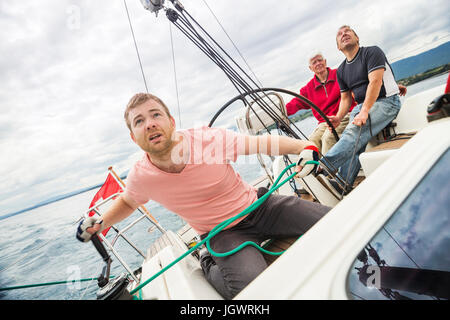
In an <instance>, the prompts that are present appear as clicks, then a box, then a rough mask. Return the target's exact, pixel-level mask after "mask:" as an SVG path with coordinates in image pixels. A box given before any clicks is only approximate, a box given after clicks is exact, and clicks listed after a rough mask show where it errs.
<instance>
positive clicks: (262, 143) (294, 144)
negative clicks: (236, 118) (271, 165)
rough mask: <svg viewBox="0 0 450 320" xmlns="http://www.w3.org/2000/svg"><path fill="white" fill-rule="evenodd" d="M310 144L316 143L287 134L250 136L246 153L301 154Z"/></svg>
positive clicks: (270, 154)
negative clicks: (287, 135)
mask: <svg viewBox="0 0 450 320" xmlns="http://www.w3.org/2000/svg"><path fill="white" fill-rule="evenodd" d="M310 145H314V143H312V142H310V141H307V140H299V139H294V138H290V137H286V136H277V135H264V136H248V137H247V143H246V154H255V153H262V154H266V155H269V156H279V155H284V154H299V153H300V152H301V151H302V150H303V149H304V148H305V147H306V146H310Z"/></svg>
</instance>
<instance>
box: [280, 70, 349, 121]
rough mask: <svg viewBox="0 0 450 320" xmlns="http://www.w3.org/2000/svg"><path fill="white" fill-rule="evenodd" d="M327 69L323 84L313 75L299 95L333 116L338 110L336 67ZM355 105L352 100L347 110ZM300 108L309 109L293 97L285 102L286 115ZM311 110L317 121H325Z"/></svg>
mask: <svg viewBox="0 0 450 320" xmlns="http://www.w3.org/2000/svg"><path fill="white" fill-rule="evenodd" d="M327 69H328V78H327V80H326V81H325V83H324V84H322V83H321V82H320V81H319V80H318V79H317V76H314V77H313V78H312V79H311V80H310V81H309V82H308V83H307V84H306V86H304V87H303V88H301V89H300V95H302V96H303V97H305V98H307V99H308V100H310V101H311V102H312V103H314V104H315V105H316V106H317V107H319V108H320V109H321V110H322V111H323V112H324V113H325V115H327V116H335V115H336V114H337V112H338V110H339V102H340V101H341V92H340V88H339V84H338V82H337V78H336V69H330V68H327ZM355 105H356V102H355V100H353V102H352V105H351V107H350V110H349V111H351V110H352V109H353V107H354V106H355ZM300 109H310V107H309V106H308V105H307V104H305V103H304V102H303V101H301V100H300V99H298V98H294V99H292V100H291V101H290V102H289V103H287V104H286V111H287V114H288V115H291V114H294V113H296V112H297V111H298V110H300ZM311 110H312V113H313V115H314V117H315V118H316V119H317V121H319V123H321V122H324V121H325V120H324V119H323V118H322V117H321V116H320V114H319V113H318V112H317V111H316V110H314V109H311Z"/></svg>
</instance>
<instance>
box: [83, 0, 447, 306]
mask: <svg viewBox="0 0 450 320" xmlns="http://www.w3.org/2000/svg"><path fill="white" fill-rule="evenodd" d="M141 2H142V3H143V5H144V8H145V9H147V10H149V11H151V12H153V13H156V14H158V12H161V11H162V10H164V11H165V13H166V16H167V18H168V19H169V20H170V21H171V23H173V25H175V26H176V27H177V28H178V29H179V30H180V31H181V32H182V33H183V34H185V35H186V36H187V38H188V39H189V40H190V41H192V43H193V44H194V45H196V46H197V47H198V48H199V49H200V50H201V51H202V52H203V53H205V54H206V55H207V56H208V57H209V58H210V59H211V60H212V61H213V62H214V63H215V64H216V65H217V66H218V67H219V68H221V69H222V70H223V71H224V72H225V74H226V75H227V77H228V78H229V79H230V81H231V82H232V84H233V86H234V87H235V88H236V89H237V91H238V95H237V96H236V97H234V98H232V99H230V100H229V101H228V102H227V103H225V104H224V105H223V106H222V107H221V108H220V109H219V110H218V112H217V113H216V114H215V115H214V117H213V118H212V119H211V121H210V123H209V126H214V123H215V121H216V120H217V118H218V117H220V116H221V114H222V113H224V112H226V111H227V108H228V106H230V105H231V104H233V103H234V102H236V101H241V102H242V104H243V107H242V108H241V110H239V111H238V112H237V113H236V114H235V115H234V117H235V121H236V126H237V128H238V129H239V131H241V132H243V133H248V134H254V135H257V134H263V133H266V134H267V133H271V130H274V129H275V131H277V132H278V133H279V134H286V135H289V136H291V137H295V138H301V136H300V135H301V132H300V130H298V128H296V125H295V123H292V122H291V121H290V119H289V118H288V117H287V114H286V110H285V103H284V100H285V97H286V95H290V96H294V97H297V98H299V99H302V100H303V101H304V102H305V103H307V104H308V105H310V106H311V108H314V109H315V110H316V111H318V112H319V113H321V111H320V109H319V108H317V107H316V106H315V105H314V104H313V103H312V102H310V101H309V100H307V99H305V98H303V97H302V96H300V95H298V94H296V93H294V92H290V91H288V90H284V89H280V88H261V87H260V86H259V85H258V84H257V83H256V82H255V81H254V80H253V79H252V77H250V76H249V75H248V74H247V73H246V72H245V71H244V68H242V67H241V66H239V64H237V63H236V61H235V60H233V59H232V58H231V57H230V56H229V55H228V54H227V53H226V52H225V51H224V50H223V49H222V47H221V46H220V45H219V44H218V43H217V42H216V41H215V40H214V39H213V38H212V37H211V36H210V35H209V34H208V32H207V31H206V30H204V29H203V28H202V27H201V26H200V25H199V24H198V23H197V22H196V21H195V19H194V18H193V17H192V16H191V15H190V14H189V13H188V12H187V11H186V9H185V8H184V7H183V5H182V4H181V3H180V2H179V1H176V0H171V1H170V3H171V4H172V6H171V7H169V6H168V5H166V4H165V3H164V1H163V0H151V1H150V0H142V1H141ZM444 90H445V88H444V85H442V86H438V87H435V88H432V89H430V90H427V91H424V92H421V93H419V94H416V95H414V96H411V97H408V98H407V99H406V100H405V101H404V102H403V105H402V109H401V111H400V113H399V115H398V116H397V118H396V119H395V120H394V123H393V124H391V125H390V126H389V127H388V128H386V129H385V130H384V131H383V132H382V134H381V135H378V136H377V137H375V138H374V139H373V140H372V141H371V143H370V144H369V145H368V147H367V149H366V151H365V152H364V153H363V154H361V156H360V162H361V165H362V170H361V172H360V174H359V176H360V177H359V181H358V185H357V186H356V187H355V188H354V190H352V191H351V192H350V193H349V194H348V195H339V194H336V193H335V192H333V191H332V190H330V189H329V188H327V186H326V185H324V184H322V183H321V182H320V180H319V179H317V177H315V176H314V175H310V176H307V177H306V178H304V179H303V180H302V181H301V182H300V185H299V186H292V185H289V184H287V183H286V184H284V185H283V186H282V187H280V188H279V189H278V190H277V191H276V192H278V194H285V195H296V196H299V195H300V196H302V197H304V198H305V199H308V200H310V201H317V202H320V203H322V204H325V205H328V206H331V207H333V209H332V210H331V211H330V212H329V213H328V214H327V215H326V216H325V217H323V218H322V219H321V220H320V221H319V222H318V223H317V224H315V225H314V226H313V227H312V228H311V229H310V230H308V232H306V233H305V234H304V235H303V236H302V237H301V238H300V239H298V240H297V239H282V240H277V241H271V239H268V242H267V243H266V246H265V247H266V248H267V249H268V250H273V251H283V254H281V255H277V256H276V258H274V256H271V255H268V256H267V261H268V264H269V266H268V268H267V269H266V270H265V271H264V272H262V273H261V274H260V275H259V276H258V277H257V278H256V279H255V280H254V281H252V282H251V283H250V284H249V285H248V286H247V287H246V288H245V289H244V290H242V291H241V292H240V293H239V294H238V295H237V296H236V297H235V299H236V300H239V299H250V300H255V299H414V298H419V299H435V300H439V299H448V298H449V296H450V293H449V288H450V285H449V284H450V280H449V279H450V273H449V271H450V265H449V264H448V259H447V258H446V251H447V250H448V244H449V243H448V231H449V221H450V220H449V214H450V211H449V208H450V204H449V200H448V199H449V198H450V197H449V196H448V190H449V181H450V180H449V177H450V175H449V174H450V170H449V166H448V163H449V161H450V153H449V151H448V150H449V146H450V126H449V124H450V119H449V117H448V115H449V112H450V100H449V94H448V93H447V94H445V92H444ZM322 117H323V118H324V119H326V121H327V122H329V120H328V119H327V117H326V116H325V115H322ZM329 124H330V123H329ZM334 134H335V135H336V137H337V139H338V138H339V137H338V135H337V133H336V132H334ZM305 138H306V137H305ZM258 160H259V161H260V163H261V166H262V167H263V169H264V170H265V172H266V175H264V176H262V177H261V178H260V179H258V180H257V181H255V182H254V183H253V185H254V187H255V188H257V187H259V186H269V187H270V186H273V184H274V182H275V181H277V178H280V179H283V178H286V177H288V176H289V174H290V173H289V165H290V164H292V163H295V162H296V160H297V159H296V156H295V155H292V156H280V157H276V158H274V159H273V161H272V163H271V164H270V165H268V164H266V162H265V161H264V159H262V157H260V156H258ZM110 171H111V173H112V176H113V177H114V179H115V180H116V182H117V184H118V185H120V186H121V188H122V189H123V188H124V187H125V183H124V182H123V181H122V180H120V178H118V176H117V175H116V174H115V173H114V171H113V170H112V168H111V169H110ZM330 174H333V170H331V169H330ZM336 178H338V177H337V176H336ZM294 185H295V183H294ZM299 190H301V191H302V192H299ZM120 192H121V191H120V190H119V191H118V192H116V193H114V194H111V195H109V196H108V197H105V200H103V201H100V202H98V203H95V205H93V206H91V207H90V208H89V210H88V211H87V212H86V215H90V214H101V212H100V208H101V207H102V206H104V205H106V204H107V203H109V202H110V201H113V199H114V198H115V197H116V196H117V195H118V194H120ZM139 211H140V212H141V214H142V216H141V217H140V218H139V219H137V220H136V221H134V222H132V223H131V224H130V225H129V226H126V227H124V228H123V229H122V230H119V229H117V228H115V227H114V229H115V231H116V236H115V238H114V240H113V241H109V240H108V239H107V238H106V236H105V235H104V234H100V235H99V237H98V239H97V237H93V238H94V240H93V243H94V245H95V247H96V248H97V250H98V252H99V253H100V255H101V256H102V258H103V260H104V262H105V268H104V270H103V272H102V275H101V277H100V278H99V281H98V284H99V291H98V293H97V298H98V299H145V300H147V299H149V300H168V299H175V300H179V299H183V300H214V299H223V298H222V297H221V295H220V294H219V293H218V292H217V291H216V290H215V289H214V288H213V287H212V286H211V285H210V284H209V283H208V281H207V280H206V279H205V277H204V275H203V271H202V269H201V266H200V263H199V251H200V250H201V249H202V248H203V245H202V243H201V240H200V237H199V235H198V234H196V233H195V231H194V230H193V229H192V228H191V227H190V226H189V225H187V224H186V225H185V226H184V227H183V228H181V229H180V230H179V231H178V232H172V231H168V230H164V228H163V227H162V226H160V225H159V223H158V222H157V221H156V220H155V219H154V218H153V217H152V216H151V215H150V213H149V212H148V211H147V210H146V209H145V207H142V208H140V209H139ZM144 219H147V220H149V221H150V222H152V223H153V224H154V226H155V229H158V230H159V231H160V232H161V236H160V237H159V238H158V239H157V240H156V241H155V242H154V243H153V244H152V245H151V246H150V248H148V250H147V252H145V253H144V252H141V251H139V250H138V249H137V246H136V245H135V244H133V243H132V242H131V241H130V240H129V239H127V238H126V235H125V233H126V231H127V230H128V229H129V228H131V227H132V226H134V225H135V224H137V223H139V222H140V221H142V220H144ZM418 221H421V222H422V223H426V228H423V227H422V225H420V224H418ZM422 229H424V230H422ZM422 236H423V237H425V238H421V237H422ZM120 237H123V238H124V239H125V240H126V241H127V243H129V244H130V246H132V247H133V248H134V249H135V250H136V251H137V252H138V254H139V255H141V256H142V258H143V262H142V265H141V267H139V268H138V269H137V270H132V268H130V266H129V265H128V264H127V263H126V261H125V260H124V259H123V258H122V257H121V255H120V253H119V252H117V250H116V249H115V248H114V244H115V242H116V240H117V239H118V238H120ZM430 237H431V238H432V239H433V241H431V240H429V238H430ZM427 242H428V243H429V244H428V245H426V244H424V243H427ZM416 246H417V248H418V249H416ZM416 252H426V254H421V255H420V257H418V256H417V254H416ZM111 255H113V256H114V257H115V258H116V259H117V260H118V261H119V262H120V263H121V264H122V265H123V267H124V269H125V271H126V272H124V273H123V274H122V275H121V276H119V277H115V278H114V279H113V278H111V277H110V275H109V272H110V271H109V269H110V265H111V259H112V258H111Z"/></svg>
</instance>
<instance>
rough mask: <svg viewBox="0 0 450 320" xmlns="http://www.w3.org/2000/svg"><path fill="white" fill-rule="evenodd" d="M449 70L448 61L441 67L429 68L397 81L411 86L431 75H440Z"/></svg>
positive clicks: (449, 64)
mask: <svg viewBox="0 0 450 320" xmlns="http://www.w3.org/2000/svg"><path fill="white" fill-rule="evenodd" d="M449 70H450V63H447V64H444V65H441V66H439V67H436V68H433V69H430V70H427V71H425V72H422V73H418V74H415V75H413V76H410V77H408V78H404V79H400V80H398V81H397V83H399V84H402V85H404V86H410V85H412V84H414V83H417V82H420V81H423V80H426V79H429V78H431V77H434V76H440V75H442V74H444V73H446V72H447V71H449Z"/></svg>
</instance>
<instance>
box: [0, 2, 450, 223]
mask: <svg viewBox="0 0 450 320" xmlns="http://www.w3.org/2000/svg"><path fill="white" fill-rule="evenodd" d="M182 3H183V4H184V6H185V8H186V10H188V11H189V12H190V13H191V15H192V16H194V17H195V18H196V19H197V21H199V23H200V24H201V25H202V26H204V27H205V29H206V30H208V31H209V32H210V33H211V34H212V35H213V36H214V38H215V39H217V40H218V41H219V42H220V43H223V44H224V47H225V48H226V50H227V51H228V52H230V53H231V54H232V55H233V57H234V58H236V60H237V61H239V63H242V62H241V60H240V58H239V57H238V55H237V54H236V51H235V50H234V49H233V47H232V46H231V44H230V42H229V41H228V39H227V38H226V36H225V34H224V33H223V31H222V30H221V29H220V27H219V26H218V24H217V22H216V21H215V20H214V17H213V16H212V15H211V12H210V11H209V10H208V8H207V7H206V5H205V3H204V1H203V0H185V1H182ZM207 3H208V5H209V6H210V8H211V9H212V10H213V11H214V13H215V15H216V16H217V18H218V19H219V20H220V21H221V23H222V25H223V26H224V28H225V29H226V30H227V32H228V34H229V35H230V37H231V38H232V39H233V41H234V43H235V44H236V45H237V46H238V48H239V50H240V51H241V52H242V54H243V55H244V56H245V58H246V60H247V62H248V63H249V64H250V66H251V67H252V69H253V71H254V72H255V74H256V75H257V77H258V79H259V80H260V81H261V82H262V84H263V85H264V86H266V87H279V88H286V89H289V90H293V91H298V89H299V88H300V86H302V85H304V84H305V83H306V81H307V80H309V78H310V77H311V73H310V71H309V69H308V68H307V57H308V54H309V53H310V52H311V51H312V50H313V49H314V48H317V49H319V50H321V51H322V52H323V54H324V55H325V57H326V58H327V61H328V65H329V66H331V67H337V65H338V64H339V63H340V62H341V61H342V60H343V55H342V54H341V53H340V52H338V51H337V49H336V44H335V33H336V30H337V28H338V27H339V26H341V25H343V24H349V25H351V26H352V27H353V28H354V29H355V30H356V32H357V33H358V35H359V37H360V42H361V45H363V46H364V45H378V46H380V47H381V48H382V49H383V50H384V51H385V53H386V54H387V56H388V58H389V59H391V62H393V61H395V60H398V59H400V58H404V57H406V56H409V55H414V54H417V53H420V52H421V51H424V50H427V49H430V48H432V47H434V46H437V45H439V44H441V43H443V42H446V41H448V40H449V33H450V20H449V19H448V16H447V13H448V12H449V11H450V8H449V6H450V3H449V1H448V0H431V1H430V0H427V1H425V0H424V1H406V0H399V1H391V0H381V1H376V2H373V1H353V0H352V1H350V0H344V1H341V0H340V1H324V0H318V1H301V2H300V1H298V0H283V1H268V0H246V1H238V0H216V1H212V0H207ZM127 4H128V8H129V12H130V16H131V19H132V24H133V28H134V31H135V35H136V39H137V43H138V47H139V50H140V54H141V58H142V63H143V66H144V71H145V75H146V79H147V83H148V86H149V91H150V92H152V93H154V94H156V95H158V96H160V97H161V98H162V99H163V100H164V101H165V102H166V103H167V104H168V105H169V107H170V108H171V110H172V113H173V114H174V117H175V119H176V121H177V125H178V126H179V123H178V119H179V115H178V111H177V98H176V91H175V84H174V73H173V64H172V51H171V44H170V36H169V22H168V20H167V19H166V17H165V14H164V12H160V14H159V16H158V17H157V18H156V17H155V15H154V14H151V13H150V12H148V11H146V10H144V9H143V8H142V6H141V4H140V1H139V0H127ZM172 33H173V38H174V50H175V59H176V66H177V77H178V90H179V101H180V109H181V121H182V125H181V127H182V128H187V127H192V126H199V125H206V124H207V123H208V122H209V120H210V119H211V117H212V116H213V115H214V113H215V111H216V110H217V109H218V108H219V107H220V106H222V105H223V104H224V103H225V102H227V101H228V100H229V99H231V98H232V97H234V96H235V95H236V94H237V92H236V91H235V89H234V88H233V87H232V85H231V84H230V83H229V81H228V80H227V79H226V78H225V76H224V75H223V73H222V72H221V71H220V70H219V69H218V68H217V67H216V66H215V65H214V64H213V63H212V62H210V61H209V60H208V59H207V58H206V57H205V56H204V55H203V54H202V53H201V52H200V51H199V50H198V49H197V48H196V47H194V46H193V45H192V44H191V43H190V42H189V41H188V40H187V39H186V38H185V37H184V36H183V35H182V34H181V33H180V32H179V30H178V29H176V28H175V27H173V26H172ZM0 35H1V45H0V54H1V59H0V83H1V86H0V111H1V112H0V150H1V158H0V176H1V178H2V181H3V184H4V185H3V188H2V191H1V192H0V215H2V214H6V213H9V212H11V211H15V210H19V209H23V208H25V207H27V206H30V205H32V204H35V203H36V202H38V201H41V200H45V199H46V198H49V197H51V196H54V195H57V194H63V193H66V192H70V191H74V190H77V189H79V188H83V187H87V186H91V185H93V184H96V183H100V182H101V181H102V180H103V179H104V178H105V174H106V171H107V168H108V166H110V165H113V166H114V168H115V169H116V171H117V172H119V173H121V172H123V171H125V170H128V169H129V168H130V167H131V165H132V164H133V162H134V160H135V159H137V158H139V157H140V151H139V149H138V147H136V146H135V145H134V144H133V143H132V141H131V140H130V138H129V133H128V129H127V128H126V126H125V124H124V121H123V110H124V106H125V105H126V103H127V102H128V100H129V98H130V97H131V96H132V95H133V94H134V93H136V92H144V91H145V87H144V82H143V80H142V75H141V72H140V69H139V64H138V60H137V57H136V51H135V47H134V44H133V39H132V37H131V33H130V27H129V24H128V19H127V16H126V11H125V6H124V3H123V1H122V0H117V1H110V0H108V1H106V0H97V1H87V0H81V1H75V0H73V1H67V0H66V1H61V0H45V1H31V0H25V1H16V0H2V1H1V2H0ZM230 116H231V115H228V118H229V117H230Z"/></svg>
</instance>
